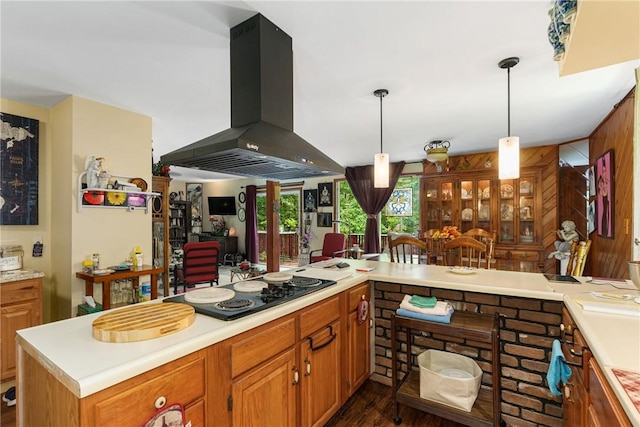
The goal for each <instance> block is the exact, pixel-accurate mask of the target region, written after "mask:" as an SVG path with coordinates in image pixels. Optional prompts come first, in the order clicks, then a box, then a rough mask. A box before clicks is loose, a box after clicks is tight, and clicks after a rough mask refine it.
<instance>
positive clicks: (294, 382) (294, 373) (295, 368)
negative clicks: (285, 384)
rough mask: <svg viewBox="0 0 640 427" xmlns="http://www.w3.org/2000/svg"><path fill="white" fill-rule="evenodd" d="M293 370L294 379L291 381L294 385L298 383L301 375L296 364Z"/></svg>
mask: <svg viewBox="0 0 640 427" xmlns="http://www.w3.org/2000/svg"><path fill="white" fill-rule="evenodd" d="M292 371H293V381H292V382H291V383H292V384H293V385H296V384H298V381H299V376H298V368H297V367H296V366H295V365H294V366H293V368H292Z"/></svg>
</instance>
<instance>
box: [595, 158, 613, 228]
mask: <svg viewBox="0 0 640 427" xmlns="http://www.w3.org/2000/svg"><path fill="white" fill-rule="evenodd" d="M614 201H615V198H614V186H613V150H609V151H607V152H606V153H604V154H603V155H602V156H600V157H598V158H597V159H596V217H597V229H598V236H602V237H609V238H613V237H614V235H615V234H614V225H615V224H614V212H615V206H614Z"/></svg>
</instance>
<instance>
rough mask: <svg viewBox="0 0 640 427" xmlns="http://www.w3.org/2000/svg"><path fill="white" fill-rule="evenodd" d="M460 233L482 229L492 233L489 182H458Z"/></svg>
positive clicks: (487, 180) (488, 180)
mask: <svg viewBox="0 0 640 427" xmlns="http://www.w3.org/2000/svg"><path fill="white" fill-rule="evenodd" d="M459 198H460V224H461V230H460V231H461V232H463V233H464V232H466V231H469V230H471V229H472V228H482V229H483V230H485V231H488V232H492V231H493V230H492V227H491V180H490V179H477V180H462V181H461V182H460V195H459Z"/></svg>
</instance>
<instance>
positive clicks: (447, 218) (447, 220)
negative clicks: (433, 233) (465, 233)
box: [439, 181, 454, 228]
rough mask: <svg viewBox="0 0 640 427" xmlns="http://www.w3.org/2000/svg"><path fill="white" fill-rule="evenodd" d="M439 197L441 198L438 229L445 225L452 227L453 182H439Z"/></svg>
mask: <svg viewBox="0 0 640 427" xmlns="http://www.w3.org/2000/svg"><path fill="white" fill-rule="evenodd" d="M440 197H441V205H440V209H441V219H442V221H441V224H440V227H439V228H442V227H444V226H445V225H454V222H453V214H454V210H453V182H451V181H443V182H440Z"/></svg>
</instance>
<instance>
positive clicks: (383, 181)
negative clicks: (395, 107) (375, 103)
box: [373, 89, 389, 188]
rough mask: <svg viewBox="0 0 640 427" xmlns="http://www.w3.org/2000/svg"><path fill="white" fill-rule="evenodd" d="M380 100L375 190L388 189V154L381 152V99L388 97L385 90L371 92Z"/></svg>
mask: <svg viewBox="0 0 640 427" xmlns="http://www.w3.org/2000/svg"><path fill="white" fill-rule="evenodd" d="M373 94H374V95H375V96H377V97H378V98H380V152H379V153H378V154H376V155H375V157H374V158H373V186H374V187H375V188H388V187H389V153H384V152H383V151H382V98H384V97H385V96H387V95H389V91H388V90H387V89H378V90H376V91H374V92H373Z"/></svg>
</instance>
